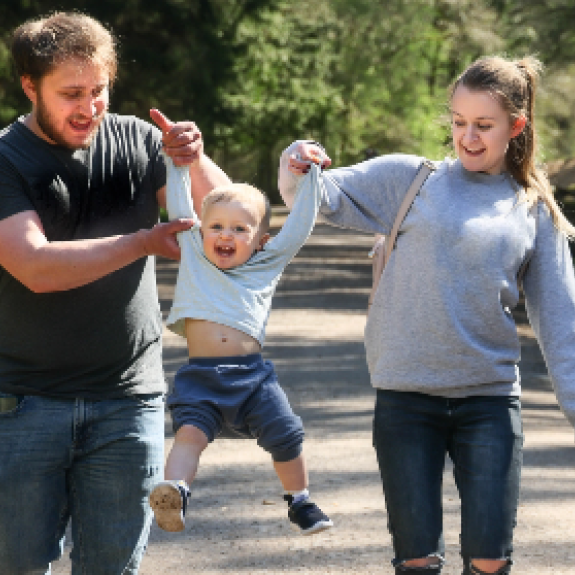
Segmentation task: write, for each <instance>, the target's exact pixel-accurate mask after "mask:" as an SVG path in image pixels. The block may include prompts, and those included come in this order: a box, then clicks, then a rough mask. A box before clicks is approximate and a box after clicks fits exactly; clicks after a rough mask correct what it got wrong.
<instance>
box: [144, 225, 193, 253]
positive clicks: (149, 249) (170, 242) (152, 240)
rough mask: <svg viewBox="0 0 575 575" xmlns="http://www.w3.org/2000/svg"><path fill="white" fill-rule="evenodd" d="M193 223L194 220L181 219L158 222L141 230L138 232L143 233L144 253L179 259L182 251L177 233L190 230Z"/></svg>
mask: <svg viewBox="0 0 575 575" xmlns="http://www.w3.org/2000/svg"><path fill="white" fill-rule="evenodd" d="M193 224H194V222H193V220H187V219H181V220H173V221H171V222H168V223H166V224H156V225H155V226H154V227H153V228H152V229H149V230H140V231H139V232H138V233H139V234H141V239H142V247H143V249H144V254H145V255H147V256H150V255H152V256H163V257H165V258H168V259H171V260H179V259H180V255H181V252H180V246H179V244H178V240H177V238H176V234H177V233H179V232H183V231H185V230H189V229H190V228H191V227H192V226H193Z"/></svg>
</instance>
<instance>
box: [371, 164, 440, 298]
mask: <svg viewBox="0 0 575 575" xmlns="http://www.w3.org/2000/svg"><path fill="white" fill-rule="evenodd" d="M433 170H435V166H434V165H433V164H432V163H431V162H430V161H429V160H424V161H423V163H422V164H421V165H420V166H419V169H418V170H417V173H416V174H415V177H414V178H413V181H412V182H411V185H410V186H409V189H408V190H407V193H406V194H405V197H404V198H403V201H402V202H401V205H400V206H399V210H398V212H397V216H396V217H395V222H393V227H392V229H391V232H390V234H389V236H382V235H378V236H376V242H375V245H374V246H373V249H372V250H371V252H370V253H369V257H372V258H373V264H372V277H373V280H372V286H371V291H370V293H369V299H368V303H367V305H368V307H370V306H371V302H372V301H373V298H374V296H375V292H376V291H377V287H378V285H379V280H380V278H381V274H382V273H383V268H384V267H385V265H386V264H387V261H388V260H389V257H390V256H391V252H392V250H393V248H394V247H395V241H396V239H397V234H398V232H399V228H400V226H401V224H402V223H403V220H404V219H405V216H406V215H407V212H409V208H411V204H413V201H414V200H415V196H417V194H418V192H419V190H420V189H421V186H423V184H424V182H425V180H426V179H427V176H429V174H430V173H431V172H432V171H433Z"/></svg>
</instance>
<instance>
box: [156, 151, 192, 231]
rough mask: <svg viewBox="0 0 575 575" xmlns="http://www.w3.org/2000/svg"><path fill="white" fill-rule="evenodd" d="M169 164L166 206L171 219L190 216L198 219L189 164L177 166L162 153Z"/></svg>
mask: <svg viewBox="0 0 575 575" xmlns="http://www.w3.org/2000/svg"><path fill="white" fill-rule="evenodd" d="M162 156H164V158H165V162H166V166H167V179H166V208H167V210H168V217H169V218H170V220H176V219H178V218H189V219H193V220H196V219H197V217H196V214H195V212H194V205H193V202H192V195H191V189H192V185H191V182H190V172H189V169H188V167H187V166H181V167H179V166H176V165H174V162H173V161H172V159H171V158H170V157H168V156H165V155H164V154H162Z"/></svg>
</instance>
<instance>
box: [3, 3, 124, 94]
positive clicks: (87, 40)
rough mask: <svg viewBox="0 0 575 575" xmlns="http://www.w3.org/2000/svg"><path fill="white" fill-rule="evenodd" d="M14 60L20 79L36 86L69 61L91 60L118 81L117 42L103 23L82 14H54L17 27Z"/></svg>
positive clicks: (14, 35) (13, 45)
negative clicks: (71, 59)
mask: <svg viewBox="0 0 575 575" xmlns="http://www.w3.org/2000/svg"><path fill="white" fill-rule="evenodd" d="M11 50H12V58H13V60H14V64H15V66H16V70H17V72H18V75H19V76H29V77H30V79H31V80H32V81H34V82H37V81H39V80H41V79H42V78H43V77H44V76H46V75H47V74H49V73H50V72H51V71H52V70H53V69H54V68H55V67H56V66H57V65H58V64H60V63H62V62H63V61H65V60H68V59H70V58H76V59H79V60H89V61H91V62H93V63H94V64H97V65H100V66H102V67H103V68H104V69H105V70H106V71H107V73H108V77H109V80H110V85H112V84H113V83H114V80H115V79H116V73H117V70H118V60H117V55H116V40H115V38H114V36H113V35H112V33H111V32H109V31H108V30H107V29H106V28H105V27H104V26H103V25H102V24H101V23H100V22H98V21H97V20H95V19H94V18H92V17H90V16H87V15H85V14H81V13H79V12H55V13H54V14H51V15H49V16H45V17H42V18H39V19H35V20H28V21H27V22H25V23H24V24H22V25H20V26H18V28H16V30H14V32H13V34H12V42H11Z"/></svg>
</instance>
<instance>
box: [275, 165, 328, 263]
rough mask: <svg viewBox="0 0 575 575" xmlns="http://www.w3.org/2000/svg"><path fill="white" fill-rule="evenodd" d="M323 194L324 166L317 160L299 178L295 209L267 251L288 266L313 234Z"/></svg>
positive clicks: (294, 203) (293, 207)
mask: <svg viewBox="0 0 575 575" xmlns="http://www.w3.org/2000/svg"><path fill="white" fill-rule="evenodd" d="M323 198H325V186H324V184H323V178H322V176H321V169H320V168H319V167H318V166H316V165H315V164H314V165H312V166H311V169H310V171H309V172H308V173H307V174H306V175H305V176H304V177H302V178H299V181H298V184H297V190H296V194H295V198H294V202H293V206H292V209H291V212H290V213H289V215H288V217H287V219H286V221H285V223H284V225H283V226H282V229H281V230H280V232H279V233H278V235H277V236H276V237H274V238H273V239H272V240H271V241H270V242H269V243H268V244H267V245H266V246H265V248H264V252H268V254H270V255H271V254H273V255H274V256H275V257H277V258H279V260H280V261H282V264H283V265H284V266H286V265H287V264H288V263H289V261H290V260H291V259H292V258H293V257H294V256H295V254H296V253H297V252H298V250H299V249H300V248H301V246H302V245H303V244H304V243H305V241H306V240H307V238H308V237H309V235H310V234H311V232H312V230H313V228H314V224H315V221H316V218H317V214H318V209H319V205H320V203H321V201H322V199H323Z"/></svg>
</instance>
